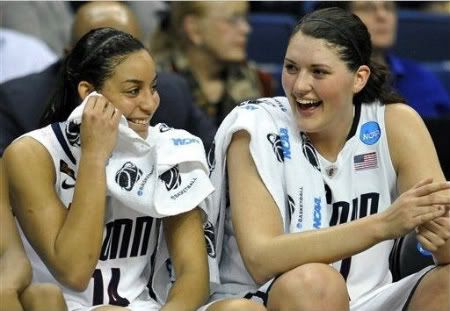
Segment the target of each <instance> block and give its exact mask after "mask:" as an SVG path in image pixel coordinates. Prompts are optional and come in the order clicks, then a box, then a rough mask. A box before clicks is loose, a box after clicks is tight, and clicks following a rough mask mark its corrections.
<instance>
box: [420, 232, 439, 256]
mask: <svg viewBox="0 0 450 311" xmlns="http://www.w3.org/2000/svg"><path fill="white" fill-rule="evenodd" d="M416 238H417V241H419V243H420V244H422V247H423V248H425V249H426V250H428V251H430V252H435V251H436V250H437V249H438V247H437V246H436V245H434V244H433V243H432V242H431V241H429V240H428V239H427V238H425V237H424V236H423V235H420V234H418V235H417V236H416Z"/></svg>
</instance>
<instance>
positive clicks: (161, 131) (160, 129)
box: [159, 123, 173, 133]
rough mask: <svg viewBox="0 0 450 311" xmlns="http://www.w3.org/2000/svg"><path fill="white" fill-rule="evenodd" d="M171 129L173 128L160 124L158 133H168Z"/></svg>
mask: <svg viewBox="0 0 450 311" xmlns="http://www.w3.org/2000/svg"><path fill="white" fill-rule="evenodd" d="M171 129H173V127H170V126H168V125H167V124H166V123H161V124H160V125H159V132H160V133H164V132H167V131H170V130H171Z"/></svg>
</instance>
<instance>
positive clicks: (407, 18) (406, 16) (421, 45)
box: [394, 10, 450, 62]
mask: <svg viewBox="0 0 450 311" xmlns="http://www.w3.org/2000/svg"><path fill="white" fill-rule="evenodd" d="M449 38H450V16H449V15H446V14H437V13H426V12H421V11H413V10H399V12H398V33H397V42H396V45H395V47H394V52H395V53H397V54H398V55H399V56H403V57H408V58H411V59H415V60H417V61H420V62H437V61H443V60H449V58H450V41H449Z"/></svg>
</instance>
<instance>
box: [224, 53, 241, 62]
mask: <svg viewBox="0 0 450 311" xmlns="http://www.w3.org/2000/svg"><path fill="white" fill-rule="evenodd" d="M246 57H247V54H246V53H245V52H234V53H233V52H231V53H228V54H227V55H223V57H222V60H223V61H224V62H227V63H241V62H245V60H246Z"/></svg>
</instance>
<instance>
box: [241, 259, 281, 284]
mask: <svg viewBox="0 0 450 311" xmlns="http://www.w3.org/2000/svg"><path fill="white" fill-rule="evenodd" d="M243 261H244V265H245V267H246V269H247V271H248V273H249V274H250V276H251V277H252V279H253V281H255V283H256V284H258V285H263V284H264V283H266V282H267V281H269V280H270V279H271V278H273V277H274V276H275V273H271V272H270V271H271V269H270V267H269V266H268V264H270V262H269V261H268V260H267V259H266V258H265V257H264V255H263V254H260V253H258V252H254V253H253V254H250V255H247V256H244V257H243Z"/></svg>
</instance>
